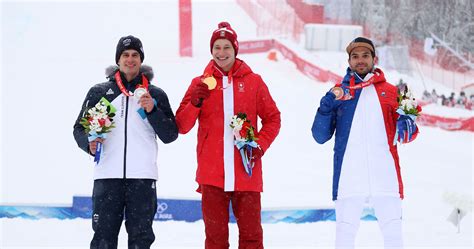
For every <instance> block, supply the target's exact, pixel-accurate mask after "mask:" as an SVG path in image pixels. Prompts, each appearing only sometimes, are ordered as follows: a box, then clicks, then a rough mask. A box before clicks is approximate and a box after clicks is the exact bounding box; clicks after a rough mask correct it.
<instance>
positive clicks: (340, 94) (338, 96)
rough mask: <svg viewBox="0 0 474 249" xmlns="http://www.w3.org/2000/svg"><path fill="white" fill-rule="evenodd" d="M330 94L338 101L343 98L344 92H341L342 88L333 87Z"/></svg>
mask: <svg viewBox="0 0 474 249" xmlns="http://www.w3.org/2000/svg"><path fill="white" fill-rule="evenodd" d="M331 92H332V93H334V95H336V100H340V99H342V97H343V96H344V90H342V88H340V87H338V86H336V87H333V88H332V89H331Z"/></svg>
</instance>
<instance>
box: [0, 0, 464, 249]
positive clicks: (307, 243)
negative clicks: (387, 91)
mask: <svg viewBox="0 0 474 249" xmlns="http://www.w3.org/2000/svg"><path fill="white" fill-rule="evenodd" d="M85 13H87V14H86V15H85ZM229 13H231V15H230V14H229ZM1 18H2V30H1V32H2V35H1V46H2V47H1V49H2V61H1V62H2V64H1V71H2V75H1V88H0V89H1V92H0V94H1V101H2V105H1V110H0V111H1V112H0V113H1V115H0V118H1V122H0V123H1V126H0V127H1V129H2V130H1V133H0V136H1V141H2V142H1V149H2V150H1V167H0V181H1V185H0V188H1V189H0V203H1V204H7V203H13V204H25V203H31V204H40V203H47V204H50V205H61V204H64V205H70V203H71V201H72V196H73V195H90V194H91V190H92V168H93V167H94V166H93V162H92V160H91V159H90V158H89V157H88V156H87V155H85V153H83V152H82V151H81V150H80V149H78V148H77V146H76V144H75V141H74V139H73V137H72V125H73V123H74V121H75V118H76V117H77V115H78V112H79V108H80V105H81V104H82V101H83V98H84V96H85V94H86V92H87V90H88V89H89V88H90V86H92V85H93V84H94V83H98V82H101V81H104V79H105V78H104V73H103V72H104V69H105V67H106V66H108V65H110V64H113V58H114V55H115V45H116V42H117V40H118V39H119V38H120V36H123V35H128V34H133V35H136V36H138V37H140V39H141V40H142V42H143V43H144V49H145V64H148V65H151V66H153V68H154V70H155V73H156V80H154V82H153V83H154V84H157V85H159V86H160V87H162V88H163V89H164V90H165V91H166V92H167V94H168V96H169V99H170V102H171V104H172V108H173V110H176V109H177V107H178V105H179V102H180V101H181V98H182V97H183V95H184V92H185V90H186V89H187V87H188V84H189V83H190V80H191V79H192V78H193V77H194V76H196V75H198V74H200V73H201V72H202V70H203V69H204V66H205V65H206V63H207V62H208V60H209V59H210V53H209V38H210V33H211V32H212V30H214V29H215V27H216V25H217V23H218V22H219V21H221V20H227V21H229V22H230V23H231V24H232V25H233V27H234V28H235V30H236V31H237V33H238V35H239V39H240V40H241V41H243V40H249V39H253V38H255V36H256V34H255V30H256V27H255V24H253V23H252V22H251V20H250V19H249V18H248V17H247V15H246V14H245V13H244V12H243V11H242V10H241V9H240V8H239V7H238V6H237V5H236V4H235V3H234V2H230V1H224V2H222V1H198V2H196V3H194V6H193V21H194V27H193V44H194V51H193V52H194V54H195V57H193V58H179V57H177V55H178V23H177V3H176V2H175V1H162V2H159V3H152V2H139V3H118V2H117V3H114V2H104V3H92V2H87V3H67V4H64V3H57V2H53V3H25V2H21V3H19V4H14V3H10V2H9V3H2V13H1ZM327 56H328V57H334V58H338V57H337V56H338V55H337V54H333V53H330V52H327ZM239 57H240V58H242V59H243V60H245V61H246V62H247V63H248V64H249V65H250V66H251V67H252V69H253V70H254V71H255V72H257V73H259V74H261V75H262V77H263V79H264V80H265V81H266V82H267V84H268V86H269V89H270V91H271V93H272V95H273V96H274V98H275V101H276V103H277V105H278V107H279V108H280V110H281V112H282V128H281V132H280V135H279V137H278V138H277V139H276V141H275V143H274V144H273V145H272V147H271V148H270V150H269V151H268V152H267V154H266V155H265V157H264V158H263V160H264V161H263V163H264V190H265V192H264V193H263V195H262V205H263V207H264V208H278V207H291V208H296V207H328V206H329V207H331V206H333V203H332V201H331V179H332V166H331V165H332V146H333V141H330V142H328V143H327V144H325V145H318V144H316V143H315V142H314V140H313V139H312V137H311V132H310V127H311V124H312V122H313V118H314V114H315V112H316V108H317V106H318V102H319V99H320V98H321V96H323V94H324V93H325V92H326V91H327V89H328V88H329V86H328V85H326V84H324V83H320V82H316V81H313V80H311V79H309V78H307V77H305V76H303V75H302V74H300V73H299V72H298V71H297V70H296V68H295V66H294V64H292V63H291V62H289V61H286V60H282V59H281V58H280V60H279V61H278V62H272V61H268V60H267V59H266V54H254V55H240V56H239ZM344 62H346V58H344V59H343V60H342V62H341V63H340V64H341V65H344ZM314 63H316V64H317V63H318V61H315V62H314ZM321 63H323V62H321ZM321 66H324V65H321ZM344 67H345V66H344ZM386 74H387V75H388V74H389V73H386ZM397 77H398V76H397ZM404 79H405V78H404ZM435 111H436V110H435ZM195 132H196V129H194V130H193V131H191V132H190V133H189V134H187V135H185V136H180V137H179V138H178V140H177V141H176V142H174V143H172V144H169V145H163V144H160V149H159V160H158V162H159V174H160V180H159V182H158V195H159V196H161V197H179V198H196V199H198V198H199V197H200V196H199V195H198V194H197V193H196V192H195V189H196V187H197V186H196V183H195V182H194V175H195V170H196V162H195V145H196V137H195V136H196V133H195ZM399 150H400V151H399V154H400V158H401V165H402V175H403V177H404V180H405V191H406V199H405V200H404V222H405V227H404V229H405V230H404V234H405V242H406V245H407V246H409V247H410V248H417V247H422V246H426V247H429V248H442V247H445V248H453V246H459V248H468V247H471V246H472V243H473V242H472V231H473V230H472V219H473V216H472V213H469V214H468V215H467V216H466V217H465V218H464V220H463V222H462V227H461V234H456V228H455V227H454V226H452V225H451V224H449V223H448V222H446V217H447V216H448V215H449V213H450V212H451V209H452V207H451V206H450V205H449V204H448V203H446V202H445V201H444V200H443V194H444V193H446V192H454V193H459V194H465V195H467V196H470V197H472V194H473V190H472V189H473V185H472V179H473V171H472V162H473V158H472V155H473V134H472V133H468V132H447V131H443V130H440V129H437V128H430V127H421V134H420V136H419V138H418V139H417V140H416V141H415V142H413V143H412V144H409V145H406V146H401V147H400V149H399ZM154 226H155V231H156V233H157V235H158V236H157V243H156V244H155V247H158V246H164V248H169V249H171V248H180V247H187V246H189V247H190V248H202V241H203V224H202V222H196V223H182V222H160V223H155V225H154ZM264 230H265V243H266V246H267V248H305V247H308V248H309V247H313V248H314V247H316V246H317V247H318V248H324V247H327V248H329V247H331V246H332V245H333V240H334V223H333V222H318V223H311V224H301V225H295V224H268V225H265V226H264ZM236 231H237V230H236V226H235V225H232V226H231V241H232V245H233V246H235V245H236V244H235V243H236V240H237V238H236V236H237V232H236ZM122 232H123V233H122V235H121V237H120V238H121V245H125V244H126V235H125V234H124V233H125V231H124V230H123V231H122ZM25 234H27V235H28V236H24V235H25ZM374 234H375V236H374ZM90 236H91V229H90V220H82V219H76V220H67V221H59V220H55V219H51V220H39V221H31V220H22V219H0V247H1V248H11V247H14V248H17V247H16V246H19V247H18V248H20V247H24V248H35V247H58V248H86V247H87V244H88V240H89V239H90ZM357 243H358V245H360V246H364V248H365V246H380V245H381V243H382V242H381V238H380V232H379V231H378V228H377V225H376V223H375V222H363V223H362V226H361V231H360V234H359V237H358V241H357Z"/></svg>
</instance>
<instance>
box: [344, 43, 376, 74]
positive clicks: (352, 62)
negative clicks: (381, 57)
mask: <svg viewBox="0 0 474 249" xmlns="http://www.w3.org/2000/svg"><path fill="white" fill-rule="evenodd" d="M377 60H378V58H377V56H375V57H372V54H371V51H370V50H369V49H368V48H366V47H357V48H354V49H353V50H352V51H351V54H350V55H349V59H348V62H349V66H350V68H351V69H352V71H354V72H356V73H357V74H358V75H366V74H368V73H370V72H371V71H372V69H373V68H374V65H375V64H376V63H377Z"/></svg>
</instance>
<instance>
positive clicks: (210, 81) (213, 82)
mask: <svg viewBox="0 0 474 249" xmlns="http://www.w3.org/2000/svg"><path fill="white" fill-rule="evenodd" d="M202 82H204V84H206V85H207V88H209V90H212V89H214V88H216V85H217V81H216V79H215V78H214V77H212V76H211V77H207V78H205V79H204V80H203V81H202Z"/></svg>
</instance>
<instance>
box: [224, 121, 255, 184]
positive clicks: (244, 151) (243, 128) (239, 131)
mask: <svg viewBox="0 0 474 249" xmlns="http://www.w3.org/2000/svg"><path fill="white" fill-rule="evenodd" d="M230 127H231V128H232V129H233V134H234V144H235V146H236V147H237V149H238V150H239V152H240V156H241V157H242V164H243V165H244V169H245V172H247V174H248V175H249V176H252V169H253V166H254V163H255V162H253V161H252V159H253V157H252V148H258V144H257V142H256V141H257V140H258V138H257V137H255V132H254V130H255V128H253V127H252V124H251V123H250V121H249V120H247V114H245V113H241V112H239V113H237V115H234V116H233V117H232V120H231V121H230Z"/></svg>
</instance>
